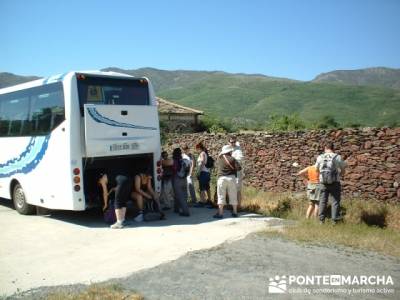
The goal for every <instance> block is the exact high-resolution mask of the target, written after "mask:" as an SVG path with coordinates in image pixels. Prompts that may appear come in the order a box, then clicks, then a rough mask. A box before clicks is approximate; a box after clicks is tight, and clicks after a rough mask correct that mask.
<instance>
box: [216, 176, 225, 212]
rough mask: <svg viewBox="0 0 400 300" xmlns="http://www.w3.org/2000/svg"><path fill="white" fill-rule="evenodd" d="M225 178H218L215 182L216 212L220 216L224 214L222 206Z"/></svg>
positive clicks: (223, 203)
mask: <svg viewBox="0 0 400 300" xmlns="http://www.w3.org/2000/svg"><path fill="white" fill-rule="evenodd" d="M224 178H225V177H222V176H221V177H219V178H218V181H217V195H218V212H217V214H218V215H220V216H222V215H223V214H224V205H225V204H226V190H227V189H226V184H225V179H224Z"/></svg>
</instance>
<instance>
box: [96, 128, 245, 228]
mask: <svg viewBox="0 0 400 300" xmlns="http://www.w3.org/2000/svg"><path fill="white" fill-rule="evenodd" d="M193 150H195V151H196V152H197V155H196V156H197V159H196V157H195V155H194V154H193V153H192V152H191V149H190V148H189V146H188V145H186V144H185V145H180V146H178V147H176V148H174V149H173V151H172V153H171V154H169V153H168V152H167V151H163V152H162V153H161V167H162V174H161V181H162V183H161V193H160V194H159V195H158V194H157V193H156V192H155V191H154V189H153V187H152V176H151V174H150V171H147V172H143V173H140V174H138V175H136V176H134V177H133V178H131V177H130V176H129V175H127V174H121V172H119V173H118V174H110V173H106V172H104V173H100V174H99V176H98V179H97V186H98V188H99V193H98V195H99V196H100V198H101V202H102V205H103V212H104V218H105V220H106V222H107V223H112V224H111V226H110V227H111V228H113V229H120V228H124V227H125V226H126V225H127V224H128V223H129V222H128V221H127V220H126V211H127V204H128V202H129V201H133V203H134V206H135V208H136V210H137V214H136V216H135V217H134V218H133V221H135V222H142V221H147V220H152V219H165V218H166V216H165V213H164V212H165V211H168V210H173V211H174V213H176V214H179V216H182V217H190V215H191V212H190V207H196V208H198V207H208V208H214V207H216V208H218V209H217V212H216V213H215V214H214V216H213V217H214V218H217V219H221V218H223V214H224V206H225V205H226V204H227V198H228V199H229V204H230V205H231V206H232V217H238V213H237V207H238V205H239V204H240V200H241V190H242V182H243V170H242V166H241V165H242V164H243V162H244V156H243V151H242V149H241V147H240V144H239V143H238V141H237V140H236V137H234V136H232V137H230V139H229V144H227V145H225V146H223V147H222V149H221V152H220V153H219V154H218V157H216V158H213V157H212V156H211V155H210V154H209V152H208V149H207V148H206V146H205V144H204V143H203V142H198V143H197V144H196V145H195V147H194V149H193ZM213 170H215V171H216V174H217V176H218V178H217V183H216V194H215V196H214V197H212V193H211V184H210V183H211V177H212V173H213ZM196 186H197V187H198V190H199V197H197V193H196Z"/></svg>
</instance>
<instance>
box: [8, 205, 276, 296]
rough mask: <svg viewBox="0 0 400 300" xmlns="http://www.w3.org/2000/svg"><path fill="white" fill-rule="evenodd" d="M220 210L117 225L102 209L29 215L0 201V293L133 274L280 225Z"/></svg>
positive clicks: (267, 219) (203, 210) (197, 210)
mask: <svg viewBox="0 0 400 300" xmlns="http://www.w3.org/2000/svg"><path fill="white" fill-rule="evenodd" d="M213 213H214V211H213V210H209V209H192V216H191V217H189V218H188V217H180V216H177V215H176V214H174V213H172V212H171V213H169V214H168V215H167V217H168V220H165V221H155V222H144V223H141V224H134V225H132V226H129V227H127V228H125V229H122V230H111V229H109V228H108V226H106V225H105V224H104V223H103V221H102V219H101V217H100V216H99V215H98V214H95V213H90V212H65V211H58V212H53V213H52V214H51V215H48V216H22V215H19V214H18V213H17V212H16V211H14V210H13V209H12V208H11V207H10V203H9V202H8V201H6V200H4V199H0V228H1V232H0V295H10V294H13V293H15V292H21V291H25V290H28V289H32V288H37V287H40V286H54V285H66V284H73V283H91V282H97V281H103V280H107V279H110V278H117V277H123V276H128V275H129V274H131V273H133V272H137V271H139V270H142V269H147V268H151V267H154V266H157V265H160V264H162V263H165V262H168V261H172V260H175V259H177V258H179V257H181V256H183V255H185V254H186V253H188V252H190V251H195V250H200V249H207V248H211V247H214V246H217V245H219V244H222V243H224V242H226V241H232V240H237V239H241V238H243V237H245V236H246V235H247V234H249V233H251V232H255V231H258V230H261V229H262V228H264V227H265V226H268V224H272V223H271V222H273V224H276V221H274V219H273V218H260V217H257V216H251V215H246V216H245V215H242V216H241V217H240V218H237V219H233V218H225V219H223V220H218V221H215V219H213V218H212V214H213ZM226 216H229V215H228V213H227V214H226ZM275 220H276V219H275ZM274 222H275V223H274Z"/></svg>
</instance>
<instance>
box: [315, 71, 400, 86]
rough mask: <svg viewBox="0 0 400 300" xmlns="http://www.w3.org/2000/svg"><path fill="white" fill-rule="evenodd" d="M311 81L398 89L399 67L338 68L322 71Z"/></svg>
mask: <svg viewBox="0 0 400 300" xmlns="http://www.w3.org/2000/svg"><path fill="white" fill-rule="evenodd" d="M313 82H325V83H337V84H346V85H368V86H380V87H387V88H392V89H400V69H391V68H383V67H377V68H368V69H361V70H338V71H332V72H328V73H322V74H320V75H318V76H317V77H315V78H314V80H313Z"/></svg>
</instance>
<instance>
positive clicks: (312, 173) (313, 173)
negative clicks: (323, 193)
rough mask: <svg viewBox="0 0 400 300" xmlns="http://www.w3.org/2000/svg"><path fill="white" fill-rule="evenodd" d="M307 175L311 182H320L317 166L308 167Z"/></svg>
mask: <svg viewBox="0 0 400 300" xmlns="http://www.w3.org/2000/svg"><path fill="white" fill-rule="evenodd" d="M307 176H308V182H309V183H318V182H319V173H318V169H317V168H316V167H315V166H310V167H308V168H307Z"/></svg>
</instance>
